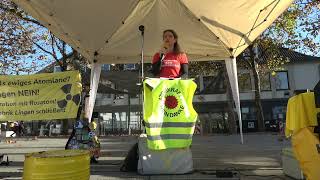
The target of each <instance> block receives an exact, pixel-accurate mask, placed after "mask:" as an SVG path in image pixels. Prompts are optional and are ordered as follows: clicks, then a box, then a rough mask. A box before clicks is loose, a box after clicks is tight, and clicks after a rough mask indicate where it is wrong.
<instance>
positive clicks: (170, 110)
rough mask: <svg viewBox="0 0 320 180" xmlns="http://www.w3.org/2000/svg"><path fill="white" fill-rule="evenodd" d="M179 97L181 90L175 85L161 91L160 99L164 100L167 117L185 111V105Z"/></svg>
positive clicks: (175, 115)
mask: <svg viewBox="0 0 320 180" xmlns="http://www.w3.org/2000/svg"><path fill="white" fill-rule="evenodd" d="M163 96H164V97H165V98H164V99H163ZM179 97H181V91H180V89H179V88H175V87H171V88H168V89H166V90H164V91H162V92H161V93H160V95H159V100H162V99H163V100H164V115H165V116H166V117H169V118H173V117H177V116H179V115H180V114H181V113H182V112H183V110H184V106H183V105H182V103H181V102H180V99H181V98H179Z"/></svg>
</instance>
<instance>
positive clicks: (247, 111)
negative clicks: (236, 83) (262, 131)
mask: <svg viewBox="0 0 320 180" xmlns="http://www.w3.org/2000/svg"><path fill="white" fill-rule="evenodd" d="M241 118H242V120H246V121H253V120H256V113H255V108H254V107H253V106H247V107H241Z"/></svg>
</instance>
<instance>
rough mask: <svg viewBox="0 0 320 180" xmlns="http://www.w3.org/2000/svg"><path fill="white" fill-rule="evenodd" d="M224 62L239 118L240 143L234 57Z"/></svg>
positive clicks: (237, 91)
mask: <svg viewBox="0 0 320 180" xmlns="http://www.w3.org/2000/svg"><path fill="white" fill-rule="evenodd" d="M225 63H226V67H227V72H228V76H229V82H230V85H231V89H232V96H233V99H234V102H235V105H236V110H237V114H238V118H239V129H240V138H241V144H243V133H242V119H241V109H240V96H239V86H238V73H237V64H236V58H231V59H226V60H225Z"/></svg>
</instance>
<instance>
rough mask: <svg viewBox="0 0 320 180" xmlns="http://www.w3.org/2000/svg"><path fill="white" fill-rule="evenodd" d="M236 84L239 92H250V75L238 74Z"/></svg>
mask: <svg viewBox="0 0 320 180" xmlns="http://www.w3.org/2000/svg"><path fill="white" fill-rule="evenodd" d="M238 83H239V91H240V92H250V91H252V86H251V77H250V73H248V72H247V73H239V74H238Z"/></svg>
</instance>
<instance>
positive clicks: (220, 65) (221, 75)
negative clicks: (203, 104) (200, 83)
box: [189, 61, 237, 134]
mask: <svg viewBox="0 0 320 180" xmlns="http://www.w3.org/2000/svg"><path fill="white" fill-rule="evenodd" d="M189 71H190V76H191V77H196V78H197V77H199V76H200V75H212V74H215V77H214V78H212V79H210V82H209V86H208V87H213V89H219V87H218V86H220V85H221V84H220V83H223V86H224V87H225V90H226V91H225V93H226V94H227V98H228V100H227V112H228V129H229V133H231V134H235V133H237V126H236V117H237V115H236V112H235V111H234V108H235V107H234V104H235V103H234V100H233V96H232V89H231V85H230V82H229V77H228V74H227V70H226V66H225V63H224V62H222V61H205V62H190V70H189ZM208 87H205V88H204V89H203V90H201V91H200V92H198V93H199V94H202V93H204V92H206V91H207V90H208V89H207V88H208Z"/></svg>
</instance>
